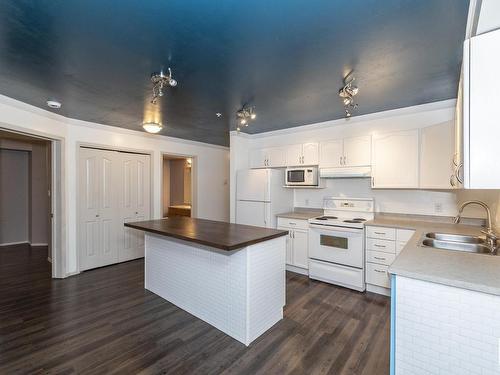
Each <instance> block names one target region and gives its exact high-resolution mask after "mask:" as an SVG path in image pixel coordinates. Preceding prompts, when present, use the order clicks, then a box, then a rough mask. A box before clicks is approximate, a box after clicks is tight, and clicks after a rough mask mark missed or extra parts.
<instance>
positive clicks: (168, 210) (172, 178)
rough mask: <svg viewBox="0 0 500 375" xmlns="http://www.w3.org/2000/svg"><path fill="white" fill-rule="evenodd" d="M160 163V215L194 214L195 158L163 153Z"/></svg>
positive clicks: (187, 215) (188, 215)
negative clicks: (161, 164)
mask: <svg viewBox="0 0 500 375" xmlns="http://www.w3.org/2000/svg"><path fill="white" fill-rule="evenodd" d="M162 163H163V166H162V216H163V217H172V216H186V217H193V216H195V215H194V212H195V211H194V210H195V207H194V199H193V197H194V191H195V186H194V181H195V178H194V177H195V173H194V168H195V167H194V163H195V158H194V157H192V156H180V155H170V154H163V160H162Z"/></svg>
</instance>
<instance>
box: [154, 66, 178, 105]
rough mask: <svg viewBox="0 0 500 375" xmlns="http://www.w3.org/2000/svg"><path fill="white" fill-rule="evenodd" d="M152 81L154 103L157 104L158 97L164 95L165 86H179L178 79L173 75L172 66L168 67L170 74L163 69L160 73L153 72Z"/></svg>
mask: <svg viewBox="0 0 500 375" xmlns="http://www.w3.org/2000/svg"><path fill="white" fill-rule="evenodd" d="M151 82H153V95H152V97H151V103H152V104H156V102H157V100H158V98H159V97H160V96H163V95H164V91H163V90H164V89H165V87H175V86H177V81H176V80H175V79H174V78H173V77H172V70H171V69H170V68H168V74H165V73H164V72H163V70H161V71H160V73H153V74H151Z"/></svg>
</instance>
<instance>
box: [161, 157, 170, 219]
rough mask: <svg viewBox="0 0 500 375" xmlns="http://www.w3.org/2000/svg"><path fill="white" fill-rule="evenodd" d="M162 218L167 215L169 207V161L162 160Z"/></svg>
mask: <svg viewBox="0 0 500 375" xmlns="http://www.w3.org/2000/svg"><path fill="white" fill-rule="evenodd" d="M162 186H163V216H166V215H167V213H168V206H170V160H167V159H165V160H163V185H162Z"/></svg>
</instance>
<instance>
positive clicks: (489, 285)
mask: <svg viewBox="0 0 500 375" xmlns="http://www.w3.org/2000/svg"><path fill="white" fill-rule="evenodd" d="M366 225H371V226H388V227H396V228H403V229H413V230H415V234H414V235H413V236H412V237H411V239H410V240H409V241H408V243H407V244H406V246H405V247H404V248H403V250H402V251H401V253H400V254H399V255H398V257H397V258H396V260H395V261H394V262H393V263H392V265H391V266H390V267H389V272H390V273H391V274H395V275H399V276H405V277H410V278H414V279H419V280H425V281H430V282H434V283H439V284H445V285H450V286H454V287H457V288H462V289H468V290H474V291H478V292H484V293H489V294H495V295H500V256H492V255H487V254H475V253H467V252H463V251H453V250H439V249H435V248H430V247H423V246H421V245H420V242H421V240H422V237H423V236H424V234H425V233H428V232H443V233H452V234H471V235H480V234H481V233H480V230H481V227H479V226H473V225H462V224H458V225H457V224H452V223H448V222H439V221H419V220H410V219H405V218H398V217H390V216H383V217H377V218H375V219H374V220H372V221H369V222H367V223H366Z"/></svg>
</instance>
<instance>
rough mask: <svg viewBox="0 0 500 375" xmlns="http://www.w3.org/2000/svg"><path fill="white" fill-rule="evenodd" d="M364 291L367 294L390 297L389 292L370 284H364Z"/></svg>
mask: <svg viewBox="0 0 500 375" xmlns="http://www.w3.org/2000/svg"><path fill="white" fill-rule="evenodd" d="M366 291H367V292H372V293H377V294H382V295H384V296H390V295H391V290H390V289H387V288H384V287H381V286H377V285H372V284H366Z"/></svg>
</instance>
